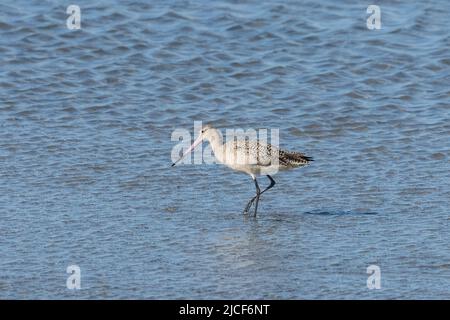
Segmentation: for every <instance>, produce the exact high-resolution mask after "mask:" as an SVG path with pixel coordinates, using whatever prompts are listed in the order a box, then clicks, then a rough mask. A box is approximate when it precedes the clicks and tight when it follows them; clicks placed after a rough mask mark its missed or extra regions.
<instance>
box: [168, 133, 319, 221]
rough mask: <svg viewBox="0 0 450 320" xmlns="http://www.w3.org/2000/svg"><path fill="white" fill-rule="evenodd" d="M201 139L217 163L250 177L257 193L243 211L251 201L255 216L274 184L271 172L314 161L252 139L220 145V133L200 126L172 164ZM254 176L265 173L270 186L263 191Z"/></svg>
mask: <svg viewBox="0 0 450 320" xmlns="http://www.w3.org/2000/svg"><path fill="white" fill-rule="evenodd" d="M203 140H207V141H209V143H210V145H211V148H212V150H213V152H214V156H215V158H216V159H217V160H218V161H219V162H220V163H222V164H224V165H226V166H228V167H230V168H231V169H233V170H236V171H241V172H245V173H247V174H249V175H250V176H251V177H252V179H253V181H254V183H255V187H256V195H255V196H254V197H253V198H251V199H250V200H249V201H248V203H247V205H246V206H245V209H244V212H243V213H244V214H247V213H248V211H249V209H250V208H251V206H252V204H253V203H255V212H254V216H255V217H256V213H257V211H258V202H259V197H260V196H261V195H262V194H263V193H264V192H266V191H267V190H269V189H271V188H272V187H273V186H274V185H275V180H273V178H272V177H271V176H270V174H273V173H274V172H275V173H276V172H278V171H284V170H288V169H293V168H297V167H302V166H305V165H307V164H308V163H309V162H310V161H313V159H312V158H311V157H307V156H305V155H304V154H302V153H300V152H290V151H284V150H280V149H278V148H277V147H275V146H272V145H270V144H266V143H262V142H259V141H254V140H246V139H244V140H232V141H228V142H227V143H225V144H223V142H222V136H221V134H220V132H219V131H218V130H217V129H214V128H213V127H211V126H210V125H207V126H204V127H203V128H202V130H201V132H200V134H199V135H198V138H197V139H196V140H195V141H194V143H193V144H192V145H191V146H190V147H189V148H188V149H187V150H186V151H185V152H184V154H183V155H182V156H181V158H179V159H178V160H177V161H175V162H174V163H173V164H172V167H173V166H175V165H176V164H177V163H178V162H179V161H180V160H181V159H183V158H184V157H185V156H186V155H188V154H189V153H190V152H191V151H193V150H194V148H195V147H196V146H197V145H199V144H200V143H201V142H202V141H203ZM257 175H266V176H267V177H268V178H269V180H270V185H269V186H268V187H267V188H265V189H264V190H263V191H261V189H260V188H259V185H258V181H257V180H256V176H257Z"/></svg>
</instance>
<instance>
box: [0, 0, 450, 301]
mask: <svg viewBox="0 0 450 320" xmlns="http://www.w3.org/2000/svg"><path fill="white" fill-rule="evenodd" d="M74 2H75V3H76V4H78V5H79V6H80V8H81V30H69V29H67V27H66V19H67V17H68V15H67V14H66V5H67V4H65V3H64V4H63V3H62V2H60V1H25V0H17V1H14V2H12V1H11V2H8V3H4V2H3V3H2V4H0V56H1V58H0V298H51V299H67V298H75V299H78V298H83V299H84V298H99V299H103V298H169V299H170V298H232V299H241V298H249V299H250V298H274V299H282V298H285V299H293V298H295V299H297V298H345V299H348V298H358V299H359V298H364V299H380V298H433V299H434V298H446V299H449V298H450V253H449V241H450V236H449V222H450V218H449V199H450V188H449V180H450V171H449V162H450V139H449V138H450V121H449V120H450V85H449V84H450V53H449V47H450V32H449V28H448V22H449V20H448V19H449V16H450V5H449V3H448V2H447V1H444V0H442V1H426V3H416V4H412V3H411V2H410V1H389V2H384V1H374V2H375V4H378V5H380V7H381V19H382V29H381V30H368V29H367V27H366V19H367V17H368V16H369V15H368V14H367V13H366V9H367V6H368V3H367V2H364V1H339V2H336V1H331V0H326V1H280V2H276V1H264V2H260V1H256V0H249V1H151V2H150V1H149V2H148V3H147V2H144V1H142V2H141V1H133V0H126V1H106V0H104V1H95V3H94V2H93V1H81V0H77V1H74ZM200 120H203V121H204V122H212V123H213V124H215V125H216V126H218V127H219V128H235V127H239V128H277V129H280V144H281V146H282V147H284V148H287V149H290V150H298V151H302V152H305V153H306V154H307V155H310V156H313V157H314V158H315V162H314V163H313V164H312V165H311V166H308V167H306V168H302V169H298V170H295V171H291V172H287V173H282V174H279V175H276V176H275V180H276V181H277V185H276V186H275V188H274V189H272V190H271V191H269V192H268V193H266V194H264V196H263V197H262V200H261V202H260V208H259V216H258V217H257V218H256V219H252V218H245V217H244V216H243V215H242V214H241V212H242V209H243V207H244V205H245V203H246V201H247V200H248V199H249V198H250V197H251V196H252V195H253V193H254V186H253V183H252V181H251V179H250V178H249V177H248V176H246V175H243V174H238V173H234V172H232V171H231V170H229V169H227V168H225V167H223V166H218V165H216V166H214V165H203V166H198V165H191V166H189V165H186V166H179V167H175V168H170V164H171V159H170V153H171V150H172V148H173V146H174V145H175V144H176V142H174V141H171V133H172V131H173V130H175V129H176V128H184V129H188V130H191V131H192V130H193V122H194V121H200ZM260 183H261V185H266V184H268V181H267V180H266V179H265V178H261V180H260ZM72 264H76V265H78V266H79V267H80V268H81V287H82V289H81V290H69V289H67V288H66V279H67V277H68V274H67V273H66V268H67V266H69V265H72ZM372 264H374V265H378V266H379V267H380V270H381V289H380V290H376V289H374V290H369V289H368V288H367V285H366V281H367V277H368V274H367V273H366V268H367V267H368V266H369V265H372Z"/></svg>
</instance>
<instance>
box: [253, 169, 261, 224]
mask: <svg viewBox="0 0 450 320" xmlns="http://www.w3.org/2000/svg"><path fill="white" fill-rule="evenodd" d="M255 187H256V196H255V197H256V202H255V214H254V215H253V216H254V217H256V212H257V211H258V203H259V196H260V195H261V190H260V189H259V186H258V181H256V178H255Z"/></svg>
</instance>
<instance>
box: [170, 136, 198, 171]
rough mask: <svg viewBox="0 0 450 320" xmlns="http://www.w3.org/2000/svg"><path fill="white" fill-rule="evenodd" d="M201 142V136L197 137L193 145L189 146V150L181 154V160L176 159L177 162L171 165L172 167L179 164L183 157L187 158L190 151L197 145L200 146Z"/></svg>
mask: <svg viewBox="0 0 450 320" xmlns="http://www.w3.org/2000/svg"><path fill="white" fill-rule="evenodd" d="M202 140H203V137H202V135H199V136H198V137H197V139H195V141H194V143H193V144H191V146H190V147H189V149H187V150H186V151H185V152H184V153H183V155H182V156H181V158H180V159H178V160H177V161H175V162H174V163H172V167H173V166H174V165H176V164H177V163H178V162H180V161H181V160H182V159H183V158H184V157H185V156H187V155H188V154H189V153H191V151H192V150H194V149H195V147H196V146H197V145H198V144H200V142H202Z"/></svg>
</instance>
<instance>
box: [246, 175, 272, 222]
mask: <svg viewBox="0 0 450 320" xmlns="http://www.w3.org/2000/svg"><path fill="white" fill-rule="evenodd" d="M267 178H269V179H270V185H269V186H268V187H267V188H265V189H264V190H263V191H261V192H260V193H259V195H260V196H261V195H262V194H263V193H264V192H266V191H267V190H269V189H271V188H272V187H273V186H274V185H275V180H273V179H272V177H271V176H269V175H267ZM255 182H256V179H255ZM256 184H257V183H256ZM258 188H259V187H258ZM256 190H258V189H256ZM256 198H258V200H259V197H258V193H257V195H256V196H254V197H253V198H251V199H250V201H249V202H248V203H247V206H246V207H245V209H244V214H246V213H248V210H250V207H251V206H252V204H253V202H254V201H255V200H256ZM255 216H256V210H255Z"/></svg>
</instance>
